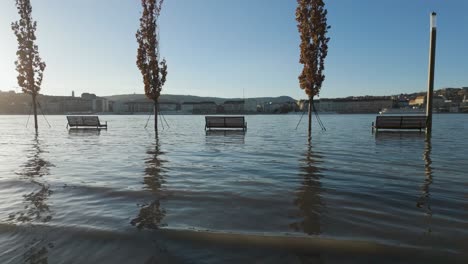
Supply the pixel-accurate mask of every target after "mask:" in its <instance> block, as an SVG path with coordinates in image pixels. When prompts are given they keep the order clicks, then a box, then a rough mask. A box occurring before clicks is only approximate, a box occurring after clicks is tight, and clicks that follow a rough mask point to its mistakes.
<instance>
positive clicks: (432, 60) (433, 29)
mask: <svg viewBox="0 0 468 264" xmlns="http://www.w3.org/2000/svg"><path fill="white" fill-rule="evenodd" d="M435 19H436V13H435V12H432V14H431V36H430V44H429V78H428V84H427V100H426V133H427V134H431V132H432V98H433V96H434V66H435V51H436V36H437V29H436V25H435Z"/></svg>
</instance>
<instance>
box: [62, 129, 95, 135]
mask: <svg viewBox="0 0 468 264" xmlns="http://www.w3.org/2000/svg"><path fill="white" fill-rule="evenodd" d="M68 134H69V135H70V136H99V135H100V134H101V129H100V128H70V129H68Z"/></svg>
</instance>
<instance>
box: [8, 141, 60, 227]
mask: <svg viewBox="0 0 468 264" xmlns="http://www.w3.org/2000/svg"><path fill="white" fill-rule="evenodd" d="M42 153H44V151H43V150H42V149H41V145H40V141H39V138H38V134H36V135H35V137H34V140H33V144H32V149H31V150H30V151H29V153H28V156H27V157H28V160H27V161H26V163H25V164H24V165H23V166H22V169H21V171H20V172H17V174H18V175H20V178H21V179H23V180H26V181H29V182H30V183H32V184H34V185H35V187H36V188H35V189H37V188H39V190H36V191H33V192H31V193H29V194H25V195H23V197H24V208H23V209H24V210H21V211H20V212H17V213H14V214H10V216H9V220H10V221H17V222H22V223H26V222H32V221H39V222H43V223H45V222H49V221H50V220H51V219H52V214H51V212H50V208H49V205H48V204H47V200H48V198H49V196H50V195H51V194H52V191H51V190H50V186H49V184H48V183H47V182H46V181H45V180H44V178H45V176H48V175H49V168H50V167H53V165H52V164H51V163H50V162H48V161H47V160H45V159H44V158H43V157H42V156H43V155H42Z"/></svg>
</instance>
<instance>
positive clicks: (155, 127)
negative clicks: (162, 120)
mask: <svg viewBox="0 0 468 264" xmlns="http://www.w3.org/2000/svg"><path fill="white" fill-rule="evenodd" d="M154 131H156V133H158V100H154Z"/></svg>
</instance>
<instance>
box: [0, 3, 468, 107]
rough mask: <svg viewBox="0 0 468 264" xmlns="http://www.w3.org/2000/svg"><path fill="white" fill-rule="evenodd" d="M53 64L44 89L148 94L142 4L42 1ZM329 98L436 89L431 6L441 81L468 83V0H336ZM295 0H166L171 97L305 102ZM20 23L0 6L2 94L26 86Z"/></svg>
mask: <svg viewBox="0 0 468 264" xmlns="http://www.w3.org/2000/svg"><path fill="white" fill-rule="evenodd" d="M31 2H32V5H33V17H34V19H35V20H37V21H38V31H37V37H38V44H39V49H40V53H41V55H42V57H43V59H44V61H45V62H46V63H47V68H46V71H45V73H44V74H45V75H44V82H43V86H42V93H44V94H51V95H69V94H71V91H72V90H74V91H75V93H77V94H81V93H82V92H92V93H96V94H97V95H100V96H103V95H111V94H124V93H134V92H136V93H143V88H142V84H141V76H140V73H139V71H138V69H137V67H136V65H135V58H136V48H137V44H136V41H135V32H136V30H137V28H138V23H139V21H138V19H139V16H140V9H141V6H140V1H139V0H99V1H97V0H66V1H64V0H43V1H39V0H32V1H31ZM326 7H327V9H328V12H329V14H328V22H329V24H330V25H331V27H332V28H331V30H330V32H329V36H330V37H331V40H330V43H329V46H330V47H329V53H328V57H327V59H326V69H325V75H326V79H325V82H324V84H323V88H322V92H321V94H320V95H321V97H326V98H330V97H343V96H350V95H386V94H397V93H409V92H416V91H424V90H425V89H426V86H427V64H428V58H427V57H428V45H429V14H430V12H431V11H436V12H437V13H438V42H437V60H436V79H435V82H436V84H435V86H436V88H441V87H461V86H468V45H467V43H468V15H467V11H468V1H466V0H447V1H445V0H444V1H442V0H411V1H410V0H379V1H376V0H333V1H331V0H329V1H326ZM295 8H296V1H294V0H236V1H228V0H196V1H195V0H165V3H164V7H163V11H162V15H161V18H160V27H161V31H160V33H161V36H160V40H161V49H162V52H161V55H162V56H163V57H165V58H166V59H167V61H168V67H169V74H168V81H167V83H166V85H165V86H164V88H163V93H169V94H191V95H202V96H220V97H242V94H243V91H244V93H245V96H246V97H258V96H279V95H289V96H292V97H294V98H297V99H299V98H305V95H304V92H303V91H302V90H300V88H299V86H298V81H297V76H298V74H299V73H300V71H301V65H300V64H299V63H298V59H299V48H298V46H299V35H298V32H297V29H296V21H295V14H294V12H295ZM17 19H18V14H17V12H16V8H15V5H14V0H1V2H0V90H11V89H14V87H15V86H17V84H16V72H15V69H14V61H15V52H16V39H15V37H14V34H13V32H12V31H11V28H10V23H11V22H12V21H15V20H17Z"/></svg>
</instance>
